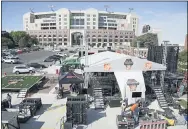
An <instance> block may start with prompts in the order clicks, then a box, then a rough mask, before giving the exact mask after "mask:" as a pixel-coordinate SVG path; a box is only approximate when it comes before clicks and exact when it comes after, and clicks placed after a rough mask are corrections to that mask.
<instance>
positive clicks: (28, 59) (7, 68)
mask: <svg viewBox="0 0 188 129" xmlns="http://www.w3.org/2000/svg"><path fill="white" fill-rule="evenodd" d="M53 54H55V52H52V51H44V50H42V51H32V52H30V53H23V54H19V55H18V56H19V58H20V61H21V62H22V64H27V63H41V64H45V65H46V66H48V65H49V64H50V63H46V62H43V60H44V59H45V58H47V57H48V56H50V55H53ZM16 65H18V64H5V63H2V69H1V70H2V74H3V73H5V72H6V73H7V74H11V73H12V70H13V67H14V66H16Z"/></svg>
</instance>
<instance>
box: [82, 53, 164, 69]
mask: <svg viewBox="0 0 188 129" xmlns="http://www.w3.org/2000/svg"><path fill="white" fill-rule="evenodd" d="M84 58H85V57H84ZM88 62H89V67H87V68H84V72H123V71H157V70H166V67H165V66H164V65H162V64H159V63H155V62H151V61H148V60H147V59H140V58H138V57H133V56H128V55H124V54H118V53H114V52H103V53H101V54H100V53H98V54H96V55H95V54H94V55H91V56H88ZM81 63H83V64H84V60H82V61H81Z"/></svg>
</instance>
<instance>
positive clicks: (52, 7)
mask: <svg viewBox="0 0 188 129" xmlns="http://www.w3.org/2000/svg"><path fill="white" fill-rule="evenodd" d="M48 7H49V8H50V10H51V11H52V12H54V11H55V10H54V7H55V6H54V5H49V6H48ZM52 43H53V50H54V36H53V35H52ZM56 43H57V25H56ZM56 47H57V44H56Z"/></svg>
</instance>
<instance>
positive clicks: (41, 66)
mask: <svg viewBox="0 0 188 129" xmlns="http://www.w3.org/2000/svg"><path fill="white" fill-rule="evenodd" d="M27 66H28V67H33V68H35V69H38V68H47V67H46V66H45V65H43V64H39V63H30V64H27Z"/></svg>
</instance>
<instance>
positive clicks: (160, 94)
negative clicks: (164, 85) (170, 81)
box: [153, 86, 168, 109]
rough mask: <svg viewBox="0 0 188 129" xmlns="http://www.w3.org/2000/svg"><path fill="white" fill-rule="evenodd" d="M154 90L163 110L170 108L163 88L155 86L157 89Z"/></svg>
mask: <svg viewBox="0 0 188 129" xmlns="http://www.w3.org/2000/svg"><path fill="white" fill-rule="evenodd" d="M153 90H154V92H155V94H156V97H157V100H158V103H159V106H160V107H161V108H162V109H166V108H168V103H167V102H166V99H165V96H164V94H163V92H162V89H161V87H160V86H155V87H153Z"/></svg>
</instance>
